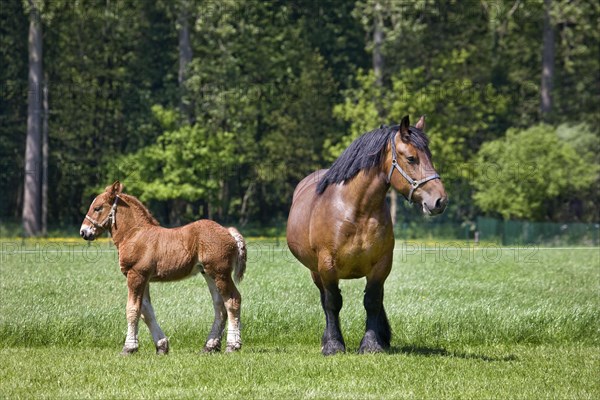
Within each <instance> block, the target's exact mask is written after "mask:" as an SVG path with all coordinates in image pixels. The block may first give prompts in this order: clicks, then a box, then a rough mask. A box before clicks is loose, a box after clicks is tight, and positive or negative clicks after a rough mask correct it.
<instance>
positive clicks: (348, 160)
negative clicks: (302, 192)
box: [317, 125, 431, 194]
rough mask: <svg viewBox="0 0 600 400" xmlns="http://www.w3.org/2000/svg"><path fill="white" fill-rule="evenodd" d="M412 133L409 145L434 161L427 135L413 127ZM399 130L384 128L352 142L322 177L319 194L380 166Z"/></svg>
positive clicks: (409, 137) (395, 126) (396, 128)
mask: <svg viewBox="0 0 600 400" xmlns="http://www.w3.org/2000/svg"><path fill="white" fill-rule="evenodd" d="M409 129H410V135H408V142H409V143H410V144H412V145H413V146H415V147H416V148H417V149H419V150H421V151H424V152H425V153H426V154H427V156H429V157H431V153H430V152H429V147H428V146H429V139H428V138H427V136H426V135H425V132H423V131H421V130H420V129H417V128H415V127H414V126H411V127H410V128H409ZM399 130H400V125H394V126H386V125H382V126H381V127H379V129H374V130H372V131H371V132H367V133H365V134H363V135H362V136H360V137H359V138H358V139H356V140H355V141H354V142H352V143H351V144H350V146H348V148H347V149H346V150H344V152H343V153H342V155H341V156H339V157H338V159H337V160H335V161H334V163H333V164H332V165H331V167H330V168H329V170H328V171H327V172H326V173H325V175H323V178H322V179H321V180H320V181H319V183H318V185H317V194H323V192H324V191H325V189H327V186H329V185H332V184H335V183H341V182H344V181H348V180H350V179H352V178H354V177H355V176H356V175H357V174H358V173H359V172H360V171H362V170H370V169H371V168H374V167H378V166H379V165H381V162H382V161H383V157H384V155H385V150H386V149H387V144H388V141H389V140H390V138H391V136H392V135H393V134H394V133H395V132H398V131H399Z"/></svg>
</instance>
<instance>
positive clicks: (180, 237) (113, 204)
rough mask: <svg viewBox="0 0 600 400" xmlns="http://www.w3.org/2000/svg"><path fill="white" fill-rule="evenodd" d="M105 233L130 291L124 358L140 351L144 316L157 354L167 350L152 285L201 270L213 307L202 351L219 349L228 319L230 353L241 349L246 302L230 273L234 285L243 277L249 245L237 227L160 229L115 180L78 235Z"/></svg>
mask: <svg viewBox="0 0 600 400" xmlns="http://www.w3.org/2000/svg"><path fill="white" fill-rule="evenodd" d="M104 231H109V232H110V234H111V236H112V238H113V241H114V243H115V246H116V247H117V249H118V251H119V264H120V267H121V272H122V273H123V275H125V276H126V277H127V288H128V291H129V295H128V300H127V337H126V339H125V344H124V345H123V351H122V353H121V354H123V355H126V354H131V353H134V352H135V351H137V349H138V338H137V333H138V322H139V318H140V314H141V317H142V319H143V320H144V322H145V323H146V325H147V326H148V329H150V333H151V335H152V340H153V341H154V344H155V345H156V352H157V354H166V353H167V352H168V351H169V342H168V340H167V338H166V336H165V334H164V333H163V331H162V329H160V326H159V325H158V323H157V322H156V318H155V317H154V310H153V308H152V303H151V302H150V287H149V283H150V282H151V281H175V280H179V279H183V278H186V277H190V276H193V275H196V274H197V273H198V272H200V273H201V274H202V275H203V276H204V279H206V282H207V283H208V288H209V289H210V294H211V296H212V301H213V306H214V309H215V320H214V323H213V325H212V329H211V331H210V333H209V335H208V340H207V341H206V345H205V346H204V351H205V352H212V351H219V350H220V348H221V337H222V335H223V331H224V329H225V318H226V316H227V317H228V319H229V327H228V330H227V351H234V350H238V349H240V348H241V346H242V339H241V335H240V306H241V301H242V298H241V296H240V293H239V292H238V290H237V288H236V286H235V284H234V282H233V280H232V276H231V275H232V271H234V272H235V280H236V282H239V281H240V280H241V279H242V277H243V276H244V271H245V269H246V243H245V241H244V238H243V237H242V235H241V234H240V233H239V232H238V231H237V230H236V229H235V228H228V229H226V228H224V227H222V226H221V225H219V224H217V223H216V222H214V221H210V220H200V221H196V222H193V223H191V224H188V225H186V226H183V227H179V228H174V229H166V228H162V227H160V226H159V225H158V222H157V221H156V220H155V219H154V218H153V217H152V215H151V214H150V212H149V211H148V210H147V209H146V207H144V206H143V205H142V203H141V202H140V201H139V200H138V199H136V198H135V197H133V196H130V195H127V194H124V193H122V185H121V184H120V183H119V181H117V182H115V183H113V184H112V185H111V186H108V187H107V188H106V191H105V192H104V193H102V194H100V195H98V196H97V197H96V198H95V199H94V201H92V204H91V205H90V208H89V210H88V213H87V215H86V216H85V219H84V220H83V224H82V225H81V230H80V234H81V237H83V238H84V239H85V240H94V239H95V238H96V237H98V235H100V234H101V233H102V232H104Z"/></svg>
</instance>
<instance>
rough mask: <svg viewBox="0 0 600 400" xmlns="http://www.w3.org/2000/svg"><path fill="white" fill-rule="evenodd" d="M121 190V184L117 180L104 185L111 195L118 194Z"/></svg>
mask: <svg viewBox="0 0 600 400" xmlns="http://www.w3.org/2000/svg"><path fill="white" fill-rule="evenodd" d="M122 191H123V184H122V183H121V182H119V181H115V183H113V184H112V185H110V186H107V187H106V192H108V193H110V194H111V195H113V196H116V195H118V194H120V193H121V192H122Z"/></svg>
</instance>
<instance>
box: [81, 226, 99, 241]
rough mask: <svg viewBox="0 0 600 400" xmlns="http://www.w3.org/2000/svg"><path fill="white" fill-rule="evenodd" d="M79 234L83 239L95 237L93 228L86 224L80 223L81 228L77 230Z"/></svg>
mask: <svg viewBox="0 0 600 400" xmlns="http://www.w3.org/2000/svg"><path fill="white" fill-rule="evenodd" d="M79 235H80V236H81V237H82V238H83V239H84V240H90V241H91V240H94V239H96V233H95V232H94V230H93V229H92V228H90V227H89V226H87V225H82V226H81V229H80V230H79Z"/></svg>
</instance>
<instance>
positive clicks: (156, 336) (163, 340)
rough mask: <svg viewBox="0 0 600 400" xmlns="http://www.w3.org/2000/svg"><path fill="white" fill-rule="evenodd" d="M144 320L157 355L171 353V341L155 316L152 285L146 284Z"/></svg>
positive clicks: (143, 303) (143, 308) (143, 306)
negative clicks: (151, 298) (151, 291)
mask: <svg viewBox="0 0 600 400" xmlns="http://www.w3.org/2000/svg"><path fill="white" fill-rule="evenodd" d="M142 319H143V320H144V322H145V323H146V325H147V326H148V329H149V330H150V334H151V335H152V341H153V342H154V345H155V346H156V354H159V355H160V354H167V353H168V352H169V341H168V339H167V337H166V336H165V334H164V333H163V331H162V329H160V326H159V325H158V322H156V317H155V316H154V308H153V307H152V302H151V301H150V284H149V283H148V284H146V290H144V297H143V298H142Z"/></svg>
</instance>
